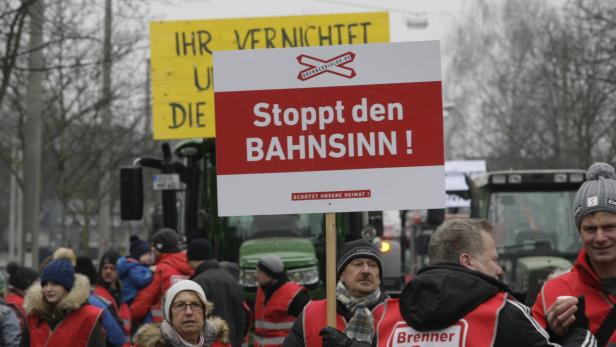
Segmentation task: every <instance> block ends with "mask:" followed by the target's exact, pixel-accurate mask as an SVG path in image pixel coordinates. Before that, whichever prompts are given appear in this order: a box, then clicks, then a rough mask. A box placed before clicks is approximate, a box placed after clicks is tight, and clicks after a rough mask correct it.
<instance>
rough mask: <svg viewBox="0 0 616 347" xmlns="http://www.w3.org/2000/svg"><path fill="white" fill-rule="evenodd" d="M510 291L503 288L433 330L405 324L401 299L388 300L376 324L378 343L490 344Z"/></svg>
mask: <svg viewBox="0 0 616 347" xmlns="http://www.w3.org/2000/svg"><path fill="white" fill-rule="evenodd" d="M506 299H507V294H506V293H504V292H500V293H498V294H496V295H495V296H493V297H492V298H490V299H488V300H487V301H486V302H484V303H483V304H481V305H479V306H477V307H476V308H475V309H474V310H472V311H471V312H469V313H468V314H467V315H466V316H464V318H461V319H460V320H459V321H458V322H457V323H455V324H453V325H451V326H449V327H447V328H444V329H441V330H434V331H417V330H415V329H413V328H411V327H409V326H408V324H406V321H404V318H402V315H401V314H400V305H399V304H400V300H399V299H389V300H387V301H386V302H385V305H384V310H383V314H382V317H381V318H380V320H379V322H378V323H377V326H376V338H377V344H376V345H377V347H385V346H388V347H394V346H396V347H414V346H443V347H484V346H485V347H487V346H492V345H493V344H494V339H495V337H496V322H497V317H498V313H499V312H500V310H501V309H502V308H503V306H505V302H506Z"/></svg>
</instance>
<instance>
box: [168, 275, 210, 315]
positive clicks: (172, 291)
mask: <svg viewBox="0 0 616 347" xmlns="http://www.w3.org/2000/svg"><path fill="white" fill-rule="evenodd" d="M183 291H191V292H194V293H195V294H197V297H199V299H200V300H201V302H202V303H203V307H204V308H205V307H207V298H206V297H205V292H203V288H201V286H200V285H199V284H197V282H193V281H191V280H180V281H178V282H176V283H175V284H174V285H172V286H171V287H170V288H169V289H168V290H167V293H165V297H164V304H163V307H164V311H163V315H164V316H165V319H166V320H167V321H170V320H171V315H170V314H169V313H170V312H169V311H171V303H173V299H175V297H176V296H177V295H178V294H180V293H181V292H183ZM205 313H206V312H204V315H205Z"/></svg>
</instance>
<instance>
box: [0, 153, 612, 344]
mask: <svg viewBox="0 0 616 347" xmlns="http://www.w3.org/2000/svg"><path fill="white" fill-rule="evenodd" d="M573 207H574V208H573V211H574V215H573V216H572V217H573V219H574V220H575V223H576V226H577V229H578V233H579V236H580V238H581V240H582V242H583V248H582V249H581V250H580V252H579V256H578V259H577V262H576V263H575V265H574V266H573V268H571V269H570V270H569V271H567V272H565V273H561V274H554V275H552V276H551V277H550V278H549V279H548V280H547V281H546V283H545V284H544V286H543V288H542V290H541V292H540V293H539V295H538V297H537V299H536V302H535V304H534V306H533V307H532V309H531V308H529V307H527V306H525V305H524V304H522V303H521V302H519V301H518V300H517V299H516V298H515V296H514V295H513V294H512V291H511V290H510V289H509V288H508V287H507V286H506V285H505V284H504V283H503V282H501V281H500V279H499V278H500V277H501V276H502V275H503V269H502V268H501V267H500V265H499V263H498V253H497V249H496V246H495V242H494V237H493V228H492V225H491V224H490V223H488V222H487V221H485V220H478V219H451V220H448V221H445V222H444V223H443V224H442V225H441V226H439V227H438V228H437V230H436V231H435V233H434V235H433V236H432V238H431V240H430V243H429V247H428V248H429V249H428V253H429V261H430V264H429V265H428V266H426V267H424V268H422V269H421V270H420V271H419V272H418V273H417V274H416V276H415V277H414V278H413V279H412V280H411V281H410V282H409V283H407V284H406V285H405V287H404V288H403V290H402V292H401V294H400V297H398V298H390V297H388V296H387V295H386V294H385V293H384V292H383V291H381V280H382V275H383V260H382V257H381V253H380V251H379V249H378V248H377V247H376V246H375V245H374V244H373V243H372V242H369V241H367V240H354V241H349V242H346V243H344V244H343V245H342V246H341V248H340V249H339V252H338V260H337V264H336V271H337V278H338V283H337V286H336V323H335V327H330V326H328V322H327V318H326V317H327V302H326V300H310V297H309V295H308V292H307V291H306V289H305V288H304V287H302V286H301V285H299V284H296V283H294V282H292V281H290V280H289V278H288V277H287V275H286V272H285V267H284V263H283V262H282V260H281V258H280V257H279V256H277V255H276V254H270V255H266V256H263V257H262V258H261V259H259V261H258V263H257V265H256V275H255V280H256V282H257V284H258V287H257V294H256V299H255V303H254V308H253V309H251V307H250V306H249V305H248V304H247V303H246V302H245V301H244V300H243V297H242V290H241V288H240V286H239V284H238V277H237V272H236V271H234V270H235V269H233V267H232V266H231V267H230V266H226V264H223V263H222V262H219V261H218V260H217V259H216V255H215V252H214V250H213V249H212V246H211V244H210V243H209V242H208V241H207V240H205V239H196V240H193V241H192V242H190V243H189V244H188V245H187V248H186V250H182V248H181V247H180V246H181V245H180V241H179V239H178V235H177V233H176V232H175V231H174V230H172V229H161V230H159V231H157V232H156V233H155V234H154V235H153V236H152V237H151V239H150V240H149V242H146V241H144V240H141V239H140V238H139V237H137V236H135V235H133V236H131V237H130V247H129V254H128V255H126V256H121V255H120V254H119V253H118V252H116V251H114V250H109V251H107V252H105V253H104V254H103V255H102V257H101V258H100V259H99V260H98V268H96V267H95V266H94V262H93V260H92V259H90V258H88V257H85V256H80V257H77V256H76V255H75V253H74V252H73V250H71V249H69V248H59V249H57V250H56V251H55V252H54V254H53V255H52V256H51V257H50V258H48V259H46V260H45V261H44V262H43V264H42V265H41V269H40V271H35V270H34V269H30V268H27V267H24V266H20V265H18V264H15V263H10V264H9V265H8V266H7V269H6V270H7V273H8V278H5V277H4V276H0V346H11V347H14V346H35V347H38V346H65V347H72V346H75V347H83V346H88V347H90V346H139V347H153V346H174V347H175V346H179V347H184V346H199V347H220V346H225V347H230V346H232V347H243V346H248V345H253V346H255V347H274V346H285V347H294V346H307V347H319V346H325V347H371V346H376V347H385V346H388V347H391V346H408V347H410V346H472V347H476V346H531V347H538V346H580V347H591V346H601V347H603V346H616V333H615V330H616V305H615V304H616V173H615V172H614V169H613V168H612V167H611V166H610V165H608V164H603V163H598V164H594V165H593V166H591V168H590V169H589V171H588V174H587V180H586V182H584V183H583V184H582V186H581V188H580V189H579V190H578V192H577V195H576V197H575V201H574V206H573Z"/></svg>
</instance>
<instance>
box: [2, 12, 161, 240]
mask: <svg viewBox="0 0 616 347" xmlns="http://www.w3.org/2000/svg"><path fill="white" fill-rule="evenodd" d="M47 5H48V6H47V8H46V12H45V13H46V16H45V26H44V28H43V32H44V42H43V44H42V48H44V50H41V52H42V53H44V56H45V64H44V66H42V67H39V68H37V69H36V71H38V72H39V73H40V74H41V75H42V77H41V81H42V90H41V92H40V96H41V98H42V103H43V106H42V109H43V111H42V112H41V114H42V124H43V129H42V130H43V131H42V158H43V160H42V171H43V172H44V175H43V178H42V200H43V201H44V206H49V203H50V202H53V201H57V202H59V203H60V205H61V211H62V212H61V221H59V222H58V223H56V221H54V222H53V223H54V225H56V224H59V227H58V225H56V226H54V228H56V229H53V231H55V232H56V233H54V234H57V235H59V236H60V237H59V238H58V239H57V240H58V242H63V243H65V244H66V245H70V246H73V247H77V248H80V249H82V250H86V249H87V248H88V246H89V244H90V236H91V235H92V234H91V230H90V229H91V226H93V225H94V226H95V225H96V223H97V219H98V218H97V215H98V211H99V209H100V201H101V195H100V194H101V192H100V191H99V189H98V184H99V182H100V181H101V177H103V176H104V175H105V173H110V177H111V179H110V180H109V184H108V186H107V187H105V190H106V192H111V193H110V196H111V203H112V205H111V206H112V208H113V206H115V205H117V203H116V202H115V201H116V200H117V198H118V193H117V186H118V183H117V169H118V167H119V166H120V165H122V164H126V163H128V162H130V160H131V159H132V158H134V157H136V156H137V155H136V153H139V154H143V153H148V148H151V147H152V146H153V144H152V141H151V140H150V141H143V140H144V134H143V133H142V128H143V127H142V122H143V118H144V109H145V107H144V105H143V102H144V100H145V99H146V95H145V94H146V92H145V89H144V87H143V86H144V84H145V80H146V76H145V74H144V67H143V66H145V65H146V59H145V56H146V48H147V45H146V44H145V41H144V37H143V35H141V34H139V32H141V31H142V27H141V26H142V25H143V23H142V22H141V20H142V18H143V16H144V14H143V13H144V11H145V10H147V8H146V7H144V6H143V3H141V2H133V1H131V2H120V3H119V5H118V8H117V9H115V11H116V13H115V14H114V15H115V16H116V18H117V22H118V25H116V26H114V27H113V31H114V34H113V40H112V41H111V45H110V48H111V49H110V55H109V57H108V59H109V60H110V61H113V65H114V70H112V73H113V74H114V77H113V84H111V88H110V94H109V95H108V96H105V97H103V96H102V94H101V88H100V86H101V84H102V76H103V75H102V68H101V67H102V64H103V61H104V57H103V55H102V53H101V52H102V51H103V49H102V47H103V32H102V31H101V29H100V28H102V27H103V26H102V24H101V23H102V21H103V17H102V16H101V13H103V11H101V10H102V7H101V3H99V2H94V3H91V2H85V3H84V2H74V1H50V2H49V3H48V4H47ZM0 12H1V11H0ZM24 25H25V27H26V28H28V27H29V22H28V21H26V23H25V24H24ZM18 51H19V52H24V51H28V49H27V48H26V47H25V46H24V44H23V43H22V45H21V48H20V49H19V50H18ZM31 71H33V70H32V69H30V67H29V66H28V65H27V61H26V60H25V59H24V57H23V54H22V55H21V56H20V55H18V57H17V59H16V60H15V64H14V68H13V74H12V82H11V83H10V84H9V85H8V87H7V89H6V90H7V92H6V99H5V102H4V104H3V105H0V109H2V110H3V115H4V117H2V118H0V123H1V124H2V127H1V128H0V164H2V165H3V167H6V168H12V169H11V170H12V171H11V172H12V173H13V174H14V175H15V177H19V175H18V171H19V168H20V167H21V163H20V162H19V161H17V162H16V158H15V157H14V156H11V155H10V153H11V151H10V150H9V149H10V146H11V144H10V139H11V136H9V135H10V134H13V133H15V132H17V133H19V134H20V136H19V138H20V141H19V143H21V147H22V148H23V146H24V145H25V144H27V143H29V142H30V141H31V137H30V136H29V135H26V134H25V132H24V131H25V127H24V125H25V122H26V120H27V119H28V117H26V114H27V113H26V110H27V109H28V108H29V107H30V103H28V102H26V99H25V86H26V81H27V78H28V75H29V74H30V73H31ZM107 106H109V107H110V113H111V114H112V115H113V118H112V119H110V120H109V123H108V127H104V128H103V127H101V121H102V120H101V117H102V111H103V109H104V108H105V107H107ZM103 156H106V157H107V158H108V160H107V161H106V162H105V165H104V166H100V165H99V159H100V158H101V157H103ZM19 183H20V185H22V186H23V187H26V186H27V184H26V183H25V182H22V181H20V182H19ZM112 211H113V209H112ZM46 213H47V212H46ZM38 215H39V214H38V213H37V214H36V217H34V218H32V220H33V223H37V221H38V220H39V218H38ZM44 227H45V228H46V230H51V229H49V228H50V227H51V226H49V225H44ZM94 230H95V229H94ZM52 245H53V243H52Z"/></svg>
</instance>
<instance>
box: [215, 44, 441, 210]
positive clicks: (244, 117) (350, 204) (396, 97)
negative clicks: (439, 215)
mask: <svg viewBox="0 0 616 347" xmlns="http://www.w3.org/2000/svg"><path fill="white" fill-rule="evenodd" d="M214 81H215V83H214V95H215V96H214V97H215V106H216V134H217V138H216V149H217V154H216V161H217V180H218V212H219V215H221V216H226V215H255V214H288V213H317V212H349V211H367V210H393V209H425V208H443V207H445V184H444V183H445V172H444V154H443V153H444V149H443V112H442V97H441V71H440V51H439V43H438V42H437V41H425V42H403V43H393V44H368V45H347V46H329V47H304V48H289V49H268V50H253V51H220V52H218V51H217V52H214Z"/></svg>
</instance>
